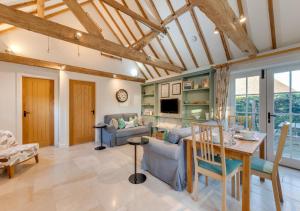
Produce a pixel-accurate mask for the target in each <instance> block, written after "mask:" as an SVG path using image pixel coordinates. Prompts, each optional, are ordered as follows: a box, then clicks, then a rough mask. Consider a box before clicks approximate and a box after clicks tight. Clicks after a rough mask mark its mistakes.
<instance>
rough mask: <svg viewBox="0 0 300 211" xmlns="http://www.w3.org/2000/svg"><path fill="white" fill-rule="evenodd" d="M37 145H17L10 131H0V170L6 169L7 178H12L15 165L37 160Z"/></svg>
mask: <svg viewBox="0 0 300 211" xmlns="http://www.w3.org/2000/svg"><path fill="white" fill-rule="evenodd" d="M38 149H39V144H37V143H35V144H22V145H20V144H17V143H16V139H15V137H14V135H13V134H12V133H11V132H10V131H5V130H0V168H6V169H7V172H8V177H9V178H12V177H13V176H14V167H15V165H17V164H19V163H22V162H25V161H27V160H29V159H31V158H35V161H36V163H38V162H39V159H38Z"/></svg>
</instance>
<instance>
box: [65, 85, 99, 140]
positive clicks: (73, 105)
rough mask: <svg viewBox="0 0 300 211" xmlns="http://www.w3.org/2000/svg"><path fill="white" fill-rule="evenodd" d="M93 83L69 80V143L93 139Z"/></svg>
mask: <svg viewBox="0 0 300 211" xmlns="http://www.w3.org/2000/svg"><path fill="white" fill-rule="evenodd" d="M94 125H95V83H93V82H86V81H76V80H70V145H74V144H82V143H86V142H91V141H94V140H95V129H94V128H93V126H94Z"/></svg>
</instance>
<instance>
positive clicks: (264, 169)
mask: <svg viewBox="0 0 300 211" xmlns="http://www.w3.org/2000/svg"><path fill="white" fill-rule="evenodd" d="M289 125H290V124H289V123H285V124H284V125H283V126H282V128H281V132H280V138H279V142H278V147H277V152H276V156H275V160H274V162H271V161H267V160H263V159H259V158H256V157H254V158H252V162H251V174H253V175H256V176H259V177H261V178H265V179H269V180H271V181H272V186H273V194H274V199H275V205H276V210H277V211H280V210H281V206H280V202H283V196H282V189H281V184H280V178H279V172H278V167H279V162H280V161H281V158H282V152H283V149H284V145H285V141H286V137H287V135H288V131H289Z"/></svg>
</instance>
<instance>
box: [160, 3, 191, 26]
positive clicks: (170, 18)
mask: <svg viewBox="0 0 300 211" xmlns="http://www.w3.org/2000/svg"><path fill="white" fill-rule="evenodd" d="M194 6H195V5H194V4H192V3H188V4H185V5H184V6H182V7H181V8H179V9H178V10H176V11H173V13H172V14H171V15H169V16H167V17H166V18H165V19H164V20H163V21H162V22H161V24H162V25H163V26H166V25H167V24H169V23H171V22H172V21H174V20H175V19H177V18H179V17H180V16H181V15H183V14H185V13H186V12H189V11H190V10H191V9H192V8H193V7H194Z"/></svg>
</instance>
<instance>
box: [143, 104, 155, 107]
mask: <svg viewBox="0 0 300 211" xmlns="http://www.w3.org/2000/svg"><path fill="white" fill-rule="evenodd" d="M142 106H153V107H154V105H153V104H142Z"/></svg>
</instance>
